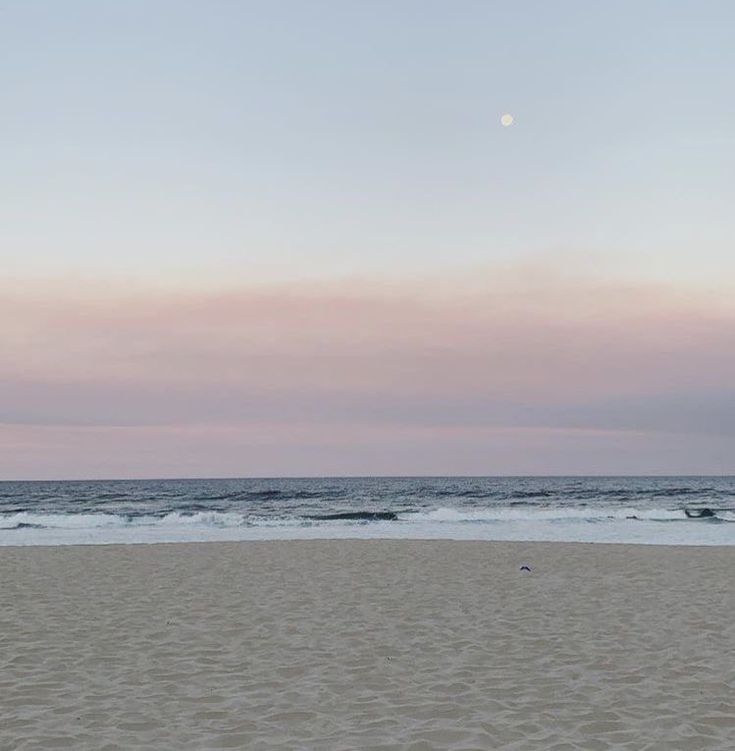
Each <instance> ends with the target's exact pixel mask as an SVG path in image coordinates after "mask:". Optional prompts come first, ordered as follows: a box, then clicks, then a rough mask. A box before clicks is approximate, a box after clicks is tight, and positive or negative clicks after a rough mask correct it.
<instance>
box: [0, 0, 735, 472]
mask: <svg viewBox="0 0 735 751" xmlns="http://www.w3.org/2000/svg"><path fill="white" fill-rule="evenodd" d="M733 24H735V7H733V5H732V3H730V2H729V1H727V2H725V1H722V2H714V1H712V0H705V1H703V2H694V1H689V0H679V1H676V0H674V1H671V0H669V1H667V2H663V1H662V2H658V1H656V0H646V1H645V2H640V0H637V1H636V2H626V1H625V0H622V1H621V2H616V3H605V4H602V3H589V2H586V1H585V2H583V1H582V0H575V1H572V0H558V1H557V2H554V3H549V2H540V1H539V2H533V1H531V0H520V1H519V2H513V3H509V2H495V1H492V0H485V1H484V2H474V1H471V0H458V1H457V2H453V3H447V2H434V1H432V0H422V1H421V2H419V1H418V0H415V1H414V0H391V1H390V2H387V1H386V0H375V1H374V2H350V1H349V0H340V1H339V2H337V1H336V0H331V1H328V2H327V1H321V0H313V1H312V2H308V3H307V2H293V1H287V0H284V1H283V2H278V3H273V2H246V1H244V0H243V1H242V2H235V1H234V0H206V2H205V1H204V0H199V1H197V2H194V1H190V0H176V2H173V0H171V1H169V0H152V1H151V0H146V1H145V2H142V1H140V0H129V2H126V3H117V2H111V1H110V2H106V1H103V2H99V0H95V1H94V2H93V1H92V0H67V1H66V2H64V3H58V2H52V1H51V0H46V1H42V0H24V1H23V2H21V1H20V0H0V90H2V92H3V96H2V99H0V165H2V169H0V479H3V478H5V479H14V478H27V479H42V478H54V479H62V478H95V477H99V478H109V477H181V476H186V477H193V476H200V477H201V476H208V477H212V476H276V475H292V476H293V475H297V476H305V475H370V474H381V475H386V474H387V475H413V474H474V475H486V474H492V475H497V474H501V475H508V474H727V473H733V472H735V385H734V384H735V294H734V293H735V253H734V252H733V251H734V250H735V248H734V240H735V214H734V213H733V211H732V206H733V205H735V98H733V97H732V92H733V90H735V48H734V47H733V45H732V34H731V32H732V28H733ZM505 113H510V114H512V115H513V118H514V121H513V124H512V125H511V126H510V127H504V126H503V125H502V124H501V122H500V118H501V116H502V115H503V114H505Z"/></svg>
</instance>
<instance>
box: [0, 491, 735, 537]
mask: <svg viewBox="0 0 735 751" xmlns="http://www.w3.org/2000/svg"><path fill="white" fill-rule="evenodd" d="M705 509H706V511H705V516H704V517H701V518H692V517H693V516H696V515H699V514H700V513H701V512H702V511H703V510H705ZM687 512H688V514H689V515H687ZM733 521H735V478H734V477H655V478H652V477H593V478H591V477H532V478H529V477H524V478H509V477H503V478H492V477H489V478H426V477H421V478H347V479H346V478H307V479H241V480H147V481H130V480H116V481H92V482H0V544H62V543H79V542H155V541H179V540H212V539H215V540H219V539H273V538H293V537H378V536H381V537H459V538H465V539H568V540H586V541H609V542H647V543H656V542H659V543H671V544H686V543H691V544H733V543H735V524H731V523H730V522H733Z"/></svg>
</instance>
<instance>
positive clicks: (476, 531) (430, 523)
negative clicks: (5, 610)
mask: <svg viewBox="0 0 735 751" xmlns="http://www.w3.org/2000/svg"><path fill="white" fill-rule="evenodd" d="M719 517H720V519H721V520H723V521H724V522H725V523H719V524H718V523H714V524H713V523H711V522H710V520H707V519H705V520H689V519H687V517H686V515H685V514H684V512H683V511H682V510H678V509H673V510H672V509H638V508H634V507H629V508H620V507H611V506H608V507H601V506H595V507H591V506H590V507H556V508H554V507H541V508H539V507H516V508H508V507H505V508H485V509H478V510H473V509H466V508H465V509H456V508H449V507H444V508H437V509H434V510H429V511H425V512H419V513H400V514H398V520H397V521H387V520H380V521H369V522H365V521H359V522H355V521H353V520H344V519H341V520H324V521H319V520H307V519H302V518H293V517H291V518H278V517H266V516H260V517H258V516H247V517H246V516H244V515H242V514H239V513H233V512H227V513H225V512H217V511H211V512H197V513H193V514H186V513H178V512H172V513H169V514H166V515H164V516H153V515H148V516H124V515H116V514H109V513H86V514H34V513H28V512H19V513H10V514H3V515H0V545H64V544H108V543H152V542H196V541H216V540H221V541H225V540H273V539H314V538H364V539H370V538H392V539H396V538H411V539H441V538H443V539H465V540H525V541H559V542H625V543H642V544H669V545H687V544H688V545H735V524H733V523H732V522H735V512H729V511H728V512H720V514H719ZM667 522H681V523H667Z"/></svg>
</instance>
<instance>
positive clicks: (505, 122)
mask: <svg viewBox="0 0 735 751" xmlns="http://www.w3.org/2000/svg"><path fill="white" fill-rule="evenodd" d="M500 124H501V125H502V126H503V127H504V128H510V126H511V125H513V115H511V114H510V113H509V112H506V113H505V114H504V115H503V116H502V117H501V118H500Z"/></svg>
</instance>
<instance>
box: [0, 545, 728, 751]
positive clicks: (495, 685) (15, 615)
mask: <svg viewBox="0 0 735 751" xmlns="http://www.w3.org/2000/svg"><path fill="white" fill-rule="evenodd" d="M522 563H529V564H531V565H532V567H533V569H534V570H533V572H532V573H531V574H526V573H521V572H520V571H519V566H520V564H522ZM734 563H735V550H733V549H724V548H710V549H694V548H662V547H656V548H653V547H642V546H641V547H628V546H602V545H595V546H590V545H561V544H521V543H462V542H416V541H398V542H376V541H372V542H356V541H332V542H273V543H245V544H229V543H226V544H202V545H155V546H142V545H141V546H129V547H100V548H94V547H84V548H17V549H11V548H5V549H2V550H0V573H1V576H2V594H3V597H2V601H1V602H0V748H1V749H3V751H4V750H5V749H8V751H15V750H16V749H18V750H19V751H20V750H23V751H26V750H28V751H31V750H34V749H65V748H69V749H79V750H86V749H89V750H90V751H103V750H104V751H113V749H126V750H127V749H177V750H179V749H197V750H198V749H228V748H230V749H231V748H235V749H253V751H258V750H259V749H263V750H265V749H315V750H319V751H353V750H356V749H359V750H360V751H394V750H395V749H407V750H410V751H434V750H438V749H447V750H450V751H487V749H504V750H506V751H511V750H513V751H527V750H529V749H531V750H533V749H543V750H544V751H571V750H572V749H578V750H580V751H604V750H605V749H631V750H635V751H676V750H677V749H678V750H681V751H699V750H700V749H701V750H704V749H714V750H720V751H725V750H726V749H727V750H729V749H732V748H733V747H734V745H733V740H732V739H733V738H735V663H733V660H732V645H733V644H735V585H734V584H733V577H732V571H733V564H734Z"/></svg>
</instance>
